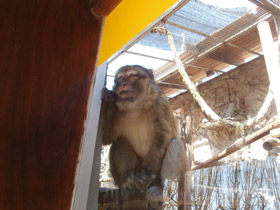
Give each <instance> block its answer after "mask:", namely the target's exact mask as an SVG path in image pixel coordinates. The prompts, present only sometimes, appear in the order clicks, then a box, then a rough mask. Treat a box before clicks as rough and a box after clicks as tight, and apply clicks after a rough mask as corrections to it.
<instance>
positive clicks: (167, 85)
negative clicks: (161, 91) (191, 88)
mask: <svg viewBox="0 0 280 210" xmlns="http://www.w3.org/2000/svg"><path fill="white" fill-rule="evenodd" d="M157 83H158V84H159V85H160V86H162V87H167V88H173V89H179V90H187V89H188V88H187V86H186V85H179V84H175V83H170V82H162V81H158V82H157Z"/></svg>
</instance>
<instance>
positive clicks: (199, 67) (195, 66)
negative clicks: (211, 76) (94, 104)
mask: <svg viewBox="0 0 280 210" xmlns="http://www.w3.org/2000/svg"><path fill="white" fill-rule="evenodd" d="M186 65H187V66H190V67H194V68H198V69H203V70H211V71H216V72H219V73H225V72H223V71H221V70H217V69H212V68H207V67H202V66H197V65H193V64H190V63H187V64H186Z"/></svg>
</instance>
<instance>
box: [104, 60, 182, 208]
mask: <svg viewBox="0 0 280 210" xmlns="http://www.w3.org/2000/svg"><path fill="white" fill-rule="evenodd" d="M102 110H103V111H102V116H103V138H102V143H103V144H104V145H108V144H112V145H111V148H110V152H109V162H110V171H111V174H112V177H113V179H114V182H115V184H116V185H117V186H118V187H119V188H120V189H136V190H138V191H139V192H144V193H145V196H146V199H147V200H148V201H157V202H162V201H163V195H162V193H163V192H162V191H163V185H164V180H165V179H177V180H178V181H179V180H180V179H181V176H182V174H183V172H184V171H185V170H186V167H187V166H186V164H187V156H186V152H185V147H184V144H183V142H182V140H181V139H178V138H177V128H176V127H177V126H176V122H175V118H174V116H173V113H172V110H171V108H170V105H169V101H168V100H167V98H166V96H165V95H164V93H163V92H162V90H161V89H160V88H159V86H158V85H157V84H156V82H155V79H154V75H153V72H152V70H151V69H146V68H144V67H142V66H140V65H130V66H123V67H121V68H120V69H119V70H118V71H117V72H116V75H115V78H114V86H113V90H112V91H110V90H108V89H106V88H104V89H103V95H102Z"/></svg>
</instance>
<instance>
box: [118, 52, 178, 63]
mask: <svg viewBox="0 0 280 210" xmlns="http://www.w3.org/2000/svg"><path fill="white" fill-rule="evenodd" d="M123 53H128V54H132V55H139V56H143V57H147V58H152V59H157V60H162V61H169V62H175V61H174V60H171V59H167V58H160V57H156V56H151V55H146V54H143V53H137V52H132V51H125V52H123Z"/></svg>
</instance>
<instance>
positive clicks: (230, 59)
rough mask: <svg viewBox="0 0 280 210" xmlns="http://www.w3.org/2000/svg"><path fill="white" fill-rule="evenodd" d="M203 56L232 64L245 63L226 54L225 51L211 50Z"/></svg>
mask: <svg viewBox="0 0 280 210" xmlns="http://www.w3.org/2000/svg"><path fill="white" fill-rule="evenodd" d="M205 57H206V58H210V59H213V60H216V61H220V62H222V63H227V64H230V65H234V66H240V65H242V64H244V63H245V61H244V60H243V59H238V58H233V57H231V56H230V55H227V54H226V53H222V52H213V53H210V54H208V55H206V56H205Z"/></svg>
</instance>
